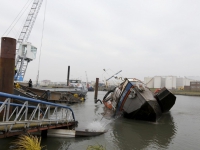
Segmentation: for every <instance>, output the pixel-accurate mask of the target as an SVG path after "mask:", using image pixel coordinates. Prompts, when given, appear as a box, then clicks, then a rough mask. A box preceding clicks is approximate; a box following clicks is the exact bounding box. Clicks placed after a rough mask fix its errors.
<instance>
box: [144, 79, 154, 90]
mask: <svg viewBox="0 0 200 150" xmlns="http://www.w3.org/2000/svg"><path fill="white" fill-rule="evenodd" d="M144 84H146V86H147V87H148V88H153V87H154V86H153V85H154V77H145V78H144Z"/></svg>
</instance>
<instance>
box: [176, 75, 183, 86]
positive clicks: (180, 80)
mask: <svg viewBox="0 0 200 150" xmlns="http://www.w3.org/2000/svg"><path fill="white" fill-rule="evenodd" d="M176 88H177V89H183V88H184V79H183V78H181V77H178V78H176Z"/></svg>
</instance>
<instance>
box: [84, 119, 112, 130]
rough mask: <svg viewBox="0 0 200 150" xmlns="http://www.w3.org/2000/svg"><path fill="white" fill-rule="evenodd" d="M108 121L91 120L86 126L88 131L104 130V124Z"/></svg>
mask: <svg viewBox="0 0 200 150" xmlns="http://www.w3.org/2000/svg"><path fill="white" fill-rule="evenodd" d="M109 123H110V121H109V122H100V121H93V122H91V123H90V124H89V125H88V126H87V128H88V131H92V132H104V131H105V130H106V126H107V125H108V124H109Z"/></svg>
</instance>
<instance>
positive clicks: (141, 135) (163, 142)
mask: <svg viewBox="0 0 200 150" xmlns="http://www.w3.org/2000/svg"><path fill="white" fill-rule="evenodd" d="M112 127H113V129H112V130H113V134H112V136H113V137H112V136H111V138H113V139H117V143H118V144H117V145H118V149H130V148H131V149H145V148H148V149H150V148H152V149H155V148H156V149H161V148H165V149H166V148H167V147H168V145H169V144H170V142H171V141H172V140H173V138H174V137H175V135H176V126H175V125H174V122H173V118H172V116H171V114H170V113H167V114H164V115H163V116H162V117H161V119H160V120H159V121H158V122H157V123H151V122H145V121H134V120H132V121H130V120H128V119H124V118H119V119H117V120H115V122H114V123H112Z"/></svg>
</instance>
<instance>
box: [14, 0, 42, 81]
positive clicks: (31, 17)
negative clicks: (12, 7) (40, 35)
mask: <svg viewBox="0 0 200 150" xmlns="http://www.w3.org/2000/svg"><path fill="white" fill-rule="evenodd" d="M42 2H43V0H34V1H33V4H32V6H31V10H30V12H29V14H28V16H27V18H26V21H25V23H24V26H23V28H22V31H21V33H20V36H19V38H18V41H17V49H16V61H15V66H16V67H17V70H18V71H17V74H16V76H15V80H19V78H18V77H19V76H21V78H22V80H23V78H24V75H25V73H26V69H27V66H28V63H29V62H30V61H32V58H30V57H27V47H28V46H27V47H26V48H25V47H24V50H23V51H22V52H20V50H19V49H20V46H21V45H22V44H23V43H26V42H27V41H28V38H29V36H30V33H31V30H32V28H33V25H34V23H35V20H36V18H37V15H38V12H39V10H40V7H41V5H42ZM29 47H30V51H34V50H35V51H37V49H36V48H35V47H32V46H31V45H30V46H29ZM32 48H33V50H32ZM35 53H36V52H35Z"/></svg>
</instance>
